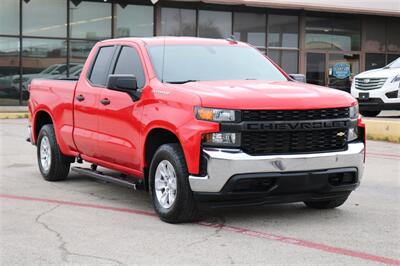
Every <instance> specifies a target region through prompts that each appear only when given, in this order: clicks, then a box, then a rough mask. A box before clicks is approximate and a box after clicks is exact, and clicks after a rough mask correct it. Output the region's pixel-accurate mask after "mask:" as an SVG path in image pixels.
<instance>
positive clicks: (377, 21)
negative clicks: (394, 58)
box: [364, 17, 386, 52]
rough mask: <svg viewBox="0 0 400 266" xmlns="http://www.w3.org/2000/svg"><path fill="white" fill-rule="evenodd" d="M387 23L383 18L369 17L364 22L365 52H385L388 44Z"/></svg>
mask: <svg viewBox="0 0 400 266" xmlns="http://www.w3.org/2000/svg"><path fill="white" fill-rule="evenodd" d="M385 27H386V23H385V19H383V18H371V17H368V18H367V19H365V20H364V28H365V29H366V31H365V50H366V51H368V52H384V51H385V42H386V31H385Z"/></svg>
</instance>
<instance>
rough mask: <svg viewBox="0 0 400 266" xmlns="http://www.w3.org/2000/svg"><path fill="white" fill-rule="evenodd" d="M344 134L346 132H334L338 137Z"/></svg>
mask: <svg viewBox="0 0 400 266" xmlns="http://www.w3.org/2000/svg"><path fill="white" fill-rule="evenodd" d="M344 135H346V133H344V132H339V133H337V134H336V136H338V137H343V136H344Z"/></svg>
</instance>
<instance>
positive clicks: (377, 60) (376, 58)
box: [365, 53, 386, 70]
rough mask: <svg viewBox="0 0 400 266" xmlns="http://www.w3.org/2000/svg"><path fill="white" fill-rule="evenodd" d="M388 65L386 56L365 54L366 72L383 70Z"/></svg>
mask: <svg viewBox="0 0 400 266" xmlns="http://www.w3.org/2000/svg"><path fill="white" fill-rule="evenodd" d="M385 65H386V54H375V53H367V54H365V70H371V69H376V68H381V67H384V66H385Z"/></svg>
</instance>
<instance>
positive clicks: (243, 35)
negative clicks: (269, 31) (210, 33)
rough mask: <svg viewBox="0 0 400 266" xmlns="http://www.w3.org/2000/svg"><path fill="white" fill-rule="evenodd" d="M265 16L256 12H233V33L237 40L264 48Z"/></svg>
mask: <svg viewBox="0 0 400 266" xmlns="http://www.w3.org/2000/svg"><path fill="white" fill-rule="evenodd" d="M265 25H266V16H265V14H257V13H242V12H236V13H235V14H234V24H233V34H234V35H235V37H236V39H237V40H240V41H243V42H248V43H250V44H252V45H254V46H256V47H259V48H265V32H266V26H265Z"/></svg>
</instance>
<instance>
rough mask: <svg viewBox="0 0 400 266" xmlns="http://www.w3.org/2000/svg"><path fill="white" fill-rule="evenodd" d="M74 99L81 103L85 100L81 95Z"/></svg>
mask: <svg viewBox="0 0 400 266" xmlns="http://www.w3.org/2000/svg"><path fill="white" fill-rule="evenodd" d="M76 99H77V100H78V102H81V101H83V100H85V97H83V95H82V94H80V95H78V96H76Z"/></svg>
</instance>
